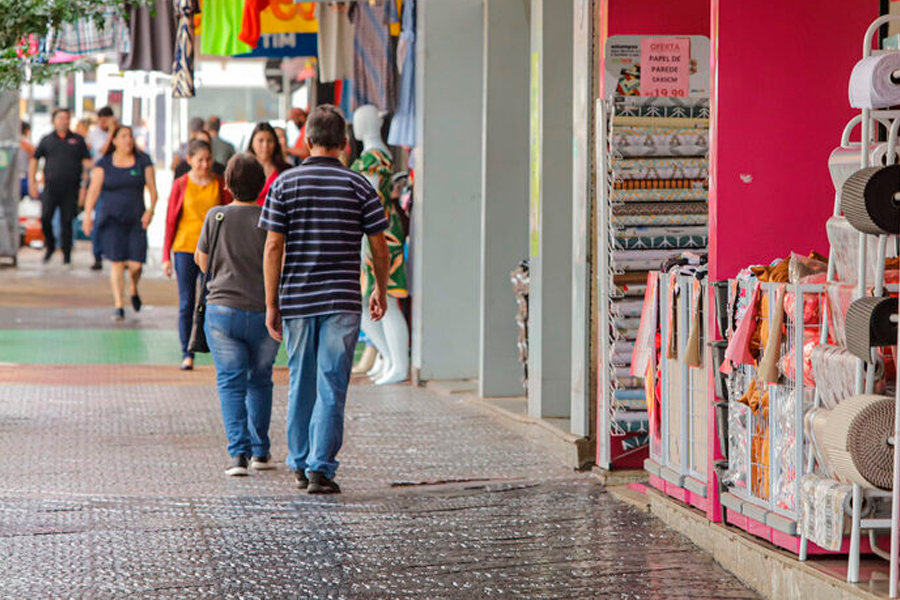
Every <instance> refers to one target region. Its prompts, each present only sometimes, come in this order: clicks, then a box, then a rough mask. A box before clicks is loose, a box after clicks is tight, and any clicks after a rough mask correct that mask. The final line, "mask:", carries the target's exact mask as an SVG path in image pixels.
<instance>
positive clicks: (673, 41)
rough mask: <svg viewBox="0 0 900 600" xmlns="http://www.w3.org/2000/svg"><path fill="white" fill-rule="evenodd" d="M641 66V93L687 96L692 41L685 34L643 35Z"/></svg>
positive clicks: (689, 84)
mask: <svg viewBox="0 0 900 600" xmlns="http://www.w3.org/2000/svg"><path fill="white" fill-rule="evenodd" d="M640 67H641V76H640V82H641V96H669V97H675V98H684V97H686V96H688V95H689V94H690V91H691V81H690V79H691V41H690V40H689V39H688V38H644V39H642V40H641V62H640Z"/></svg>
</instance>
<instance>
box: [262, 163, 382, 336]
mask: <svg viewBox="0 0 900 600" xmlns="http://www.w3.org/2000/svg"><path fill="white" fill-rule="evenodd" d="M259 226H260V227H261V228H263V229H265V230H267V231H272V232H275V233H282V234H284V236H285V261H284V268H283V269H282V273H281V288H280V293H279V296H280V304H281V314H282V317H283V318H285V319H290V318H297V317H313V316H316V315H324V314H334V313H344V312H347V313H360V312H361V311H362V294H361V293H360V250H361V242H362V236H363V235H375V234H377V233H381V232H382V231H384V230H385V229H387V227H388V222H387V219H386V218H385V214H384V208H383V207H382V206H381V201H380V200H379V199H378V194H377V193H376V192H375V189H374V188H373V187H372V184H370V183H369V181H368V180H367V179H366V178H365V177H363V176H361V175H358V174H356V173H353V172H352V171H350V170H349V169H347V168H346V167H344V165H343V164H341V162H340V161H339V160H337V159H335V158H328V157H321V156H319V157H315V156H314V157H310V158H308V159H306V160H305V161H303V164H302V165H301V166H299V167H297V168H294V169H290V170H288V171H285V172H284V173H283V174H282V175H281V176H280V177H279V178H278V179H276V180H275V183H274V184H272V187H271V188H270V189H269V194H268V196H267V197H266V203H265V205H264V206H263V210H262V214H261V215H260V219H259Z"/></svg>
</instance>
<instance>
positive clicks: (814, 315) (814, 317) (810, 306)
mask: <svg viewBox="0 0 900 600" xmlns="http://www.w3.org/2000/svg"><path fill="white" fill-rule="evenodd" d="M826 276H827V274H826V273H816V274H814V275H810V276H808V277H804V278H803V279H801V280H800V283H801V284H804V285H807V284H824V283H825V279H826ZM824 301H825V300H824V297H823V296H822V295H821V294H815V293H811V292H807V293H805V294H803V323H804V325H818V324H819V323H820V321H821V315H822V304H823V303H824ZM795 304H796V298H795V294H794V293H793V292H788V293H786V294H785V295H784V313H785V315H784V316H785V318H786V319H787V320H788V321H789V322H791V323H793V322H794V309H795Z"/></svg>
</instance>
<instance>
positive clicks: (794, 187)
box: [710, 0, 879, 279]
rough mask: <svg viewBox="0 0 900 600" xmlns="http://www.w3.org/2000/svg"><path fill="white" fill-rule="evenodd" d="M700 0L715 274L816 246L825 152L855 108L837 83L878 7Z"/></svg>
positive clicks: (826, 212)
mask: <svg viewBox="0 0 900 600" xmlns="http://www.w3.org/2000/svg"><path fill="white" fill-rule="evenodd" d="M711 2H712V3H713V4H712V7H711V8H712V13H713V15H714V17H713V20H714V21H715V15H716V12H718V27H716V23H715V22H714V23H713V30H712V32H713V33H712V36H711V37H712V45H713V48H714V49H715V48H716V47H717V46H718V56H717V57H715V56H714V57H713V62H714V65H715V64H716V60H717V61H718V62H717V72H715V71H714V74H715V77H716V79H717V81H718V97H717V98H714V108H713V124H712V127H713V136H714V141H713V151H712V154H713V156H711V159H712V163H711V171H712V175H713V180H712V183H711V189H710V212H711V215H710V218H711V220H710V224H711V241H710V253H711V254H710V261H711V276H712V278H713V279H726V278H728V277H731V276H733V275H735V274H736V273H737V271H738V270H740V269H741V268H742V267H744V266H746V265H748V264H753V263H768V262H770V261H771V260H772V259H774V258H776V257H779V256H786V255H787V254H788V253H789V252H790V251H791V250H794V251H797V252H801V253H806V252H809V251H810V250H817V251H819V252H823V253H827V249H828V242H827V238H826V235H825V221H826V220H827V219H828V217H829V216H830V215H831V213H832V209H833V201H834V187H833V186H832V184H831V178H830V176H829V173H828V164H827V161H828V155H829V154H830V152H831V150H832V149H833V148H834V147H835V146H837V145H838V143H839V141H840V135H841V131H842V130H843V128H844V125H845V124H846V123H847V121H848V120H849V119H850V118H851V117H852V116H853V115H854V114H855V112H854V111H853V110H852V109H851V108H850V106H849V105H848V102H847V82H848V80H849V78H850V71H851V70H852V68H853V65H854V64H855V63H856V61H857V60H859V58H860V57H861V54H862V38H863V34H864V33H865V30H866V28H867V27H868V26H869V23H870V22H871V21H872V20H874V19H875V18H876V17H877V16H878V14H879V11H878V0H855V1H853V2H848V1H847V0H818V1H817V2H815V3H810V2H801V1H798V0H789V1H783V2H759V1H756V2H747V1H743V2H740V1H732V0H711ZM857 112H858V111H857ZM742 178H743V179H749V180H751V181H750V182H745V181H742Z"/></svg>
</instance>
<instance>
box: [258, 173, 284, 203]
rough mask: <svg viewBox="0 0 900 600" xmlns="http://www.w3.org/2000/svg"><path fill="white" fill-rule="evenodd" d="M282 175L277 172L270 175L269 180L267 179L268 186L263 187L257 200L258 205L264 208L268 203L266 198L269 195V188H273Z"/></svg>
mask: <svg viewBox="0 0 900 600" xmlns="http://www.w3.org/2000/svg"><path fill="white" fill-rule="evenodd" d="M279 175H281V173H279V172H278V171H277V170H275V171H272V174H271V175H269V178H268V179H266V185H265V186H263V189H262V191H261V192H260V193H259V196H258V197H257V198H256V203H257V204H259V205H260V206H262V205H263V204H265V203H266V196H268V195H269V188H270V187H272V184H273V183H275V180H276V179H278V176H279Z"/></svg>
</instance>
